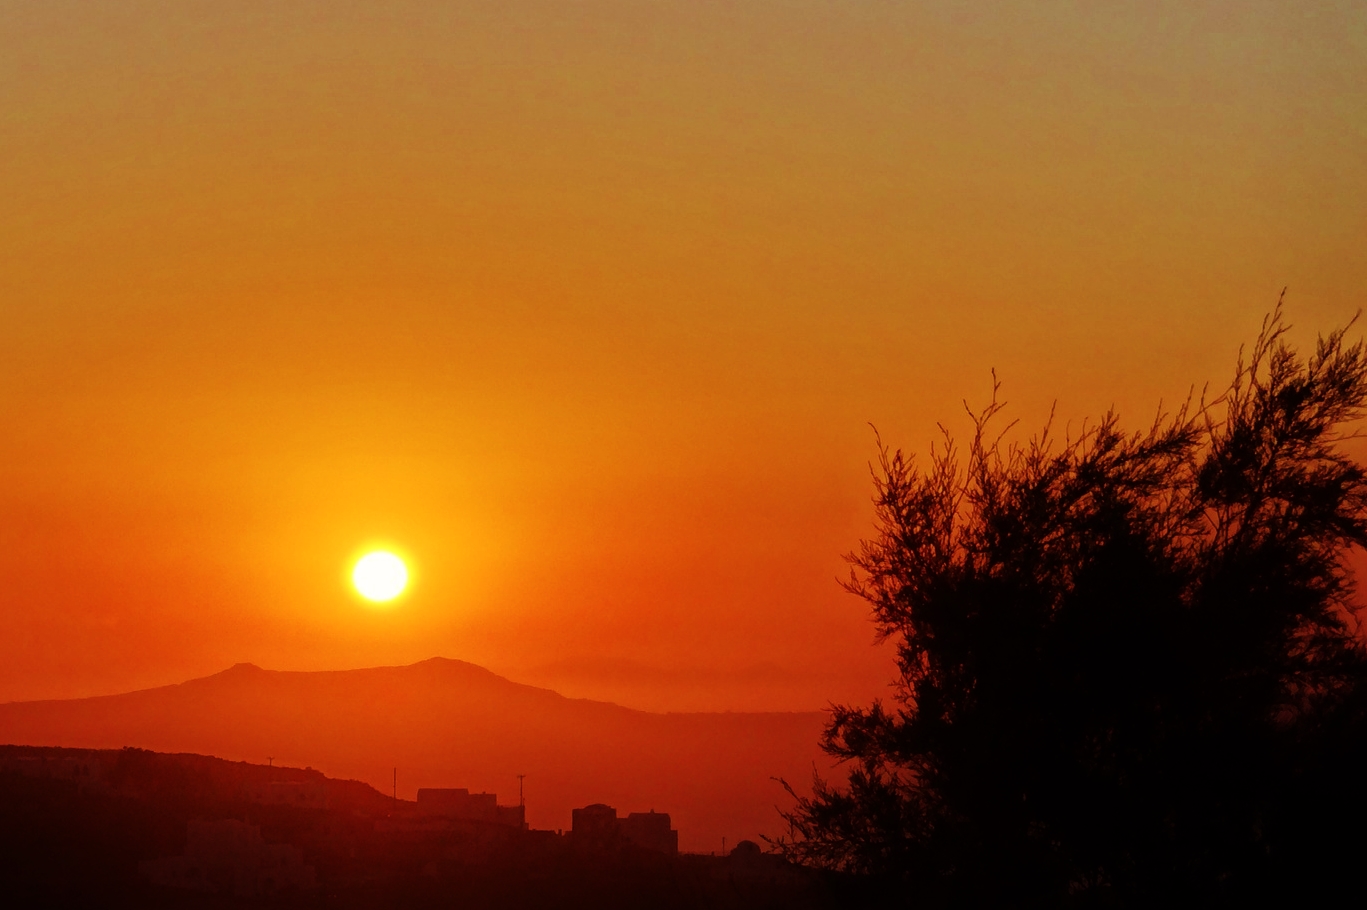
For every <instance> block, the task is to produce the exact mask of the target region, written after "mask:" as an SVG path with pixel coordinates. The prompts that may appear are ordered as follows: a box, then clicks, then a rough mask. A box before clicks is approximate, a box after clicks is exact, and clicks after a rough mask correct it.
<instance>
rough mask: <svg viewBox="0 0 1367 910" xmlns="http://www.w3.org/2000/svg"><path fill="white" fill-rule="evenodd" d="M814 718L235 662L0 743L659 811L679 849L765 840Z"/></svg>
mask: <svg viewBox="0 0 1367 910" xmlns="http://www.w3.org/2000/svg"><path fill="white" fill-rule="evenodd" d="M822 724H823V715H821V714H820V713H818V712H809V713H734V714H733V713H717V714H704V713H697V714H652V713H649V712H645V711H638V710H633V709H630V708H624V707H621V706H619V705H614V704H609V703H606V702H596V701H589V700H586V699H573V698H566V697H564V696H562V695H559V694H557V693H556V692H553V691H550V690H548V689H540V688H536V687H533V686H526V685H521V684H519V683H516V682H513V681H511V680H508V679H505V678H503V677H501V676H498V675H496V674H494V673H491V672H490V671H488V670H485V669H483V668H482V667H478V666H475V665H473V664H469V663H465V662H462V661H457V660H448V659H443V658H433V659H431V660H427V661H423V662H421V663H417V664H413V665H411V666H405V667H376V668H371V669H362V670H345V671H335V672H284V671H275V670H264V669H261V668H260V667H256V666H253V665H251V664H238V665H236V666H234V667H232V668H230V669H228V670H225V671H223V672H221V673H217V674H215V675H213V676H209V677H205V678H202V679H194V680H190V681H189V682H185V683H181V684H178V685H170V686H162V687H159V688H154V689H147V690H143V691H138V692H130V693H126V694H121V695H110V696H102V697H96V698H83V699H70V700H52V701H33V702H13V703H9V704H3V705H0V743H16V744H27V745H49V746H70V747H81V748H102V749H111V748H122V747H124V746H134V747H138V748H143V749H150V750H155V751H160V752H194V753H202V754H206V755H214V756H219V757H222V758H226V759H233V760H247V761H253V762H265V761H267V760H268V759H271V760H273V761H274V762H275V763H277V764H287V765H298V766H311V767H314V768H317V769H320V770H322V771H324V772H326V773H327V774H329V775H332V776H336V777H344V778H355V779H357V780H361V781H366V782H368V783H370V784H372V785H374V786H376V787H377V788H379V789H380V790H381V791H383V792H389V790H390V787H391V780H392V778H391V775H392V774H393V769H394V768H396V767H397V769H398V781H399V794H400V795H401V796H402V795H404V794H405V793H406V794H408V795H409V796H410V797H411V795H412V794H413V792H414V791H415V790H416V788H418V787H440V786H448V787H469V788H470V789H472V790H485V791H490V792H496V793H498V794H500V798H501V799H502V800H503V801H505V802H513V803H515V802H516V801H517V800H516V794H517V785H518V781H517V777H516V775H518V774H525V775H526V776H527V777H526V800H527V820H528V822H529V823H530V824H531V825H532V826H533V827H538V828H549V829H556V828H565V827H568V825H569V819H570V810H571V809H572V808H574V807H577V806H583V805H587V804H589V803H595V802H605V803H609V804H611V805H614V806H619V807H621V808H622V809H623V810H624V811H626V810H631V811H644V810H647V809H652V808H653V809H659V810H661V811H667V812H670V813H671V814H672V816H673V818H674V820H675V824H676V826H677V828H678V830H679V836H680V847H681V849H684V850H693V851H711V850H716V849H719V848H720V845H721V839H722V838H723V837H725V838H728V840H729V841H730V842H731V843H735V842H736V841H737V840H739V839H741V838H751V839H755V838H758V837H759V836H761V835H768V834H773V833H775V832H776V830H777V829H778V828H779V827H780V826H781V824H782V821H781V819H780V818H779V816H778V813H777V812H776V811H775V806H776V805H781V804H784V803H785V802H786V796H785V794H784V793H783V792H782V790H781V789H779V788H778V787H777V786H776V785H775V784H774V782H773V778H775V777H787V778H788V779H806V778H808V777H810V775H811V772H812V767H813V763H814V762H815V763H818V764H819V766H821V767H826V766H828V765H829V762H828V761H827V760H826V759H825V758H824V757H822V756H821V755H820V752H819V749H818V747H817V741H818V738H819V733H820V731H821V728H822Z"/></svg>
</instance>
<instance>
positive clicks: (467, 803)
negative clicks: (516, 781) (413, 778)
mask: <svg viewBox="0 0 1367 910" xmlns="http://www.w3.org/2000/svg"><path fill="white" fill-rule="evenodd" d="M418 814H419V815H425V816H428V817H435V818H448V819H452V820H454V821H466V822H488V823H489V824H494V825H508V826H510V827H513V828H520V829H525V828H526V827H527V818H526V808H525V807H523V806H500V805H499V804H498V796H497V795H496V794H493V793H471V792H470V791H469V790H466V789H465V788H464V787H458V788H446V787H423V788H421V789H419V790H418Z"/></svg>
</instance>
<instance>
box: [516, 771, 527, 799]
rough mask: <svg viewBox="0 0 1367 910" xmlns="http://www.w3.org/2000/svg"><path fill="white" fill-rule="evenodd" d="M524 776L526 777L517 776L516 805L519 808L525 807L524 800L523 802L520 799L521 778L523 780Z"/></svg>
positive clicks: (522, 775)
mask: <svg viewBox="0 0 1367 910" xmlns="http://www.w3.org/2000/svg"><path fill="white" fill-rule="evenodd" d="M526 776H527V775H525V774H519V775H518V776H517V804H518V805H519V806H526V805H527V802H526V800H524V799H523V798H522V780H523V778H525V777H526Z"/></svg>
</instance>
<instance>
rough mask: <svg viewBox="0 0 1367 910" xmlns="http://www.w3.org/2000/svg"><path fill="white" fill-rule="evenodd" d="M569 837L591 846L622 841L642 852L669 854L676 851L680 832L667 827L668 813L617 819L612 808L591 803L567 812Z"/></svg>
mask: <svg viewBox="0 0 1367 910" xmlns="http://www.w3.org/2000/svg"><path fill="white" fill-rule="evenodd" d="M570 819H571V824H572V827H571V828H570V836H571V837H573V838H575V839H576V840H580V841H583V842H585V843H590V844H599V845H608V844H613V843H619V842H625V843H629V844H634V845H635V846H637V847H640V848H642V849H644V850H654V851H656V852H657V853H668V854H669V855H671V856H673V855H675V854H677V853H678V852H679V832H678V831H675V830H674V829H673V828H671V827H670V824H669V813H668V812H656V811H655V810H654V809H651V810H650V811H649V812H632V813H630V814H628V815H627V816H626V817H619V816H618V815H617V810H616V809H614V808H612V806H606V805H604V804H602V803H594V804H593V805H591V806H585V807H584V808H582V809H575V810H573V811H572V812H571V813H570Z"/></svg>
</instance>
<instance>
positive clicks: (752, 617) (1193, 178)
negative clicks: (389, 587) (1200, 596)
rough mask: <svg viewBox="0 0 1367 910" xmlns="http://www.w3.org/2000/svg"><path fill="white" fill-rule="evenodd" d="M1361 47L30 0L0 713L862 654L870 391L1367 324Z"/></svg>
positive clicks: (1110, 367) (622, 681)
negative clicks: (401, 675)
mask: <svg viewBox="0 0 1367 910" xmlns="http://www.w3.org/2000/svg"><path fill="white" fill-rule="evenodd" d="M1363 86H1367V6H1364V5H1363V4H1361V3H1355V2H1341V3H1315V2H1305V0H1301V2H1295V3H1292V2H1284V3H1282V2H1279V3H1268V2H1247V0H1240V2H1233V0H1230V2H1204V3H1203V2H1189V0H1184V2H1157V0H1145V2H1143V3H1138V2H1135V3H1129V2H1125V3H1121V2H1116V3H1082V2H1075V3H1067V2H1059V3H1048V4H1045V3H1007V2H1002V3H994V4H962V3H957V2H938V0H928V2H918V3H912V2H849V0H844V2H813V0H784V2H777V0H763V2H750V0H735V2H729V3H727V2H706V0H658V2H647V0H631V2H627V0H618V2H605V0H581V2H567V0H560V2H525V0H497V2H459V0H443V2H435V0H428V2H403V0H398V2H387V3H384V4H380V3H358V2H341V0H329V2H298V3H288V4H282V3H278V2H264V0H240V2H234V3H208V2H183V0H175V2H172V0H140V2H132V0H110V2H104V3H99V4H91V3H77V2H72V0H41V2H38V0H4V2H0V200H2V202H0V414H3V415H4V418H5V419H4V431H3V433H0V578H3V581H4V584H3V586H0V700H7V699H18V698H34V697H47V696H69V695H79V694H91V693H97V692H111V691H119V690H124V689H129V688H133V687H137V686H145V685H152V684H157V683H164V682H171V681H178V680H181V679H184V678H187V677H190V676H197V675H204V674H206V673H209V672H213V671H216V670H219V669H222V668H223V667H226V666H228V665H230V664H232V663H236V662H238V661H252V662H255V663H258V664H260V665H262V666H266V667H273V668H279V669H316V668H343V667H355V666H367V665H375V664H392V663H408V662H412V661H415V660H419V659H422V658H426V657H430V656H433V655H437V654H441V655H445V656H449V657H457V658H462V659H466V660H470V661H474V662H476V663H480V664H483V665H486V666H489V667H491V668H492V669H494V670H496V671H499V672H503V673H505V674H507V675H510V676H513V677H514V678H516V679H519V680H523V681H528V682H534V683H539V684H543V685H549V686H552V687H554V688H557V689H559V690H561V691H563V692H565V693H567V694H572V695H587V696H593V697H600V698H608V699H612V700H617V701H621V702H624V703H626V704H630V705H633V706H637V707H644V708H657V709H658V708H702V709H725V708H763V707H774V708H809V707H819V706H821V705H823V704H824V703H825V702H826V701H827V700H828V699H832V698H834V699H866V698H869V697H871V696H873V695H875V694H878V693H879V692H880V691H881V688H882V685H883V682H884V681H885V680H886V679H887V678H888V677H889V674H890V669H891V664H890V655H889V654H888V653H887V652H886V651H884V650H878V649H875V648H873V647H872V646H871V629H870V627H869V626H868V624H867V621H866V614H865V611H864V610H863V608H862V606H861V604H860V603H859V602H858V601H855V600H854V599H852V598H850V597H848V596H847V595H844V594H843V593H841V592H840V590H839V589H838V588H837V586H836V584H835V582H834V578H835V576H837V575H838V574H841V573H842V572H843V568H842V563H841V561H840V554H841V553H842V552H845V551H848V550H849V549H851V548H852V547H853V546H854V545H855V544H856V543H857V541H858V538H859V536H860V535H861V534H863V533H865V532H866V531H867V529H868V527H869V521H870V518H871V508H870V506H869V502H868V498H869V493H870V487H869V483H868V474H867V468H866V463H867V461H868V460H869V459H870V458H871V457H872V455H873V442H872V434H871V431H870V430H869V428H868V426H867V424H868V423H869V422H873V423H875V424H877V425H878V427H879V428H880V430H882V432H883V434H884V437H885V438H886V439H888V440H889V441H891V442H893V443H895V444H899V445H902V446H905V447H907V448H911V449H914V450H918V451H924V450H925V448H926V445H927V443H928V441H929V440H930V439H931V438H932V436H933V435H934V432H935V430H934V421H935V420H937V419H948V420H949V421H951V423H952V425H954V426H961V425H962V421H959V422H958V423H953V422H954V421H956V420H959V418H958V416H957V415H958V414H960V413H961V407H960V404H959V402H960V400H961V399H962V398H963V397H965V396H967V397H969V398H971V399H972V400H974V401H978V402H981V401H982V400H983V399H984V397H985V395H986V393H987V391H988V389H989V383H990V379H989V370H990V369H992V368H994V367H995V368H996V369H997V370H998V372H999V374H1000V375H1001V376H1002V378H1003V380H1004V382H1005V392H1006V397H1007V398H1008V399H1010V400H1011V402H1012V403H1013V410H1012V413H1013V414H1014V415H1015V416H1018V417H1020V418H1021V419H1022V421H1023V422H1024V424H1025V425H1026V426H1034V425H1035V424H1037V423H1038V422H1039V420H1040V419H1041V418H1042V416H1043V414H1045V413H1046V412H1047V410H1048V408H1049V405H1050V403H1051V402H1052V401H1053V400H1054V399H1057V401H1058V408H1059V413H1060V418H1061V419H1062V420H1065V421H1066V420H1072V421H1077V420H1079V419H1081V418H1082V417H1084V416H1086V415H1095V414H1097V413H1099V412H1100V411H1102V410H1104V409H1105V408H1106V407H1107V406H1109V405H1111V404H1115V405H1117V406H1118V407H1119V408H1120V409H1121V410H1122V413H1125V414H1129V415H1131V418H1132V420H1134V421H1135V422H1136V423H1138V422H1141V421H1144V420H1147V419H1148V418H1149V417H1150V416H1151V414H1152V411H1153V408H1154V407H1155V406H1156V404H1157V402H1158V400H1159V399H1160V398H1166V399H1168V400H1172V399H1174V398H1180V397H1182V396H1183V395H1184V394H1185V392H1186V390H1187V388H1188V387H1189V386H1190V385H1191V384H1193V383H1197V384H1199V383H1202V382H1205V381H1207V380H1213V381H1215V382H1222V381H1224V380H1225V379H1226V378H1227V377H1228V375H1229V372H1230V369H1231V367H1232V363H1233V359H1234V356H1235V353H1236V351H1237V348H1238V345H1239V344H1240V343H1241V342H1242V341H1246V340H1248V339H1250V338H1251V337H1252V336H1253V335H1254V334H1256V331H1257V326H1258V322H1259V319H1260V317H1261V315H1262V313H1263V312H1264V311H1265V310H1267V309H1268V308H1269V307H1270V306H1271V305H1272V303H1273V302H1274V301H1275V300H1276V296H1277V293H1278V291H1279V290H1280V288H1281V287H1282V286H1283V285H1289V286H1290V295H1289V298H1288V299H1289V313H1290V316H1291V319H1292V320H1293V321H1294V322H1295V323H1296V324H1297V326H1298V328H1299V329H1300V330H1301V331H1300V334H1299V337H1301V338H1305V337H1308V335H1309V334H1311V333H1312V332H1313V330H1314V329H1324V328H1329V327H1332V326H1334V325H1336V324H1338V323H1341V322H1343V321H1345V320H1346V319H1347V318H1349V317H1351V315H1352V314H1353V313H1354V312H1355V311H1356V310H1357V308H1358V307H1360V306H1361V305H1362V304H1363V303H1364V300H1365V297H1364V289H1367V92H1364V91H1363ZM369 541H389V542H392V543H394V544H397V545H399V546H401V547H402V548H404V550H405V551H406V552H407V553H409V554H411V556H412V558H413V562H414V569H415V573H416V576H417V577H416V583H415V586H414V588H413V590H412V593H411V596H409V597H408V598H407V599H406V600H405V601H404V602H403V603H402V604H401V605H400V606H398V607H397V608H395V609H393V610H389V611H376V610H373V609H368V608H366V607H364V606H362V605H361V604H360V602H359V601H358V600H357V599H356V598H355V597H354V596H352V595H351V594H350V593H349V592H348V590H347V588H346V586H345V584H344V573H345V571H346V568H347V561H348V560H349V559H350V558H352V556H353V555H354V554H355V553H356V552H357V549H358V548H359V547H361V546H363V545H364V544H366V543H367V542H369Z"/></svg>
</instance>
